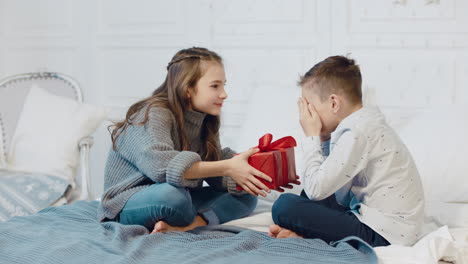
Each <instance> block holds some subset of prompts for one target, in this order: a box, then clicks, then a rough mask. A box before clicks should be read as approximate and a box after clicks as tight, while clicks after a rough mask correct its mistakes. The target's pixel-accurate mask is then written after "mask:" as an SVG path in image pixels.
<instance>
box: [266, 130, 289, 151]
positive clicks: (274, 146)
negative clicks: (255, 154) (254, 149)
mask: <svg viewBox="0 0 468 264" xmlns="http://www.w3.org/2000/svg"><path fill="white" fill-rule="evenodd" d="M272 140H273V135H271V134H270V133H268V134H265V135H264V136H263V137H261V138H260V139H259V140H258V148H259V149H260V152H267V151H272V150H280V149H285V148H292V147H295V146H297V144H296V140H295V139H294V138H293V137H291V136H287V137H282V138H280V139H278V140H276V141H275V142H271V141H272Z"/></svg>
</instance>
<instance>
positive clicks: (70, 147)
mask: <svg viewBox="0 0 468 264" xmlns="http://www.w3.org/2000/svg"><path fill="white" fill-rule="evenodd" d="M106 114H107V112H106V110H105V109H103V108H100V107H97V106H92V105H89V104H85V103H83V95H82V93H81V89H80V86H79V84H78V83H77V82H76V81H75V80H74V79H73V78H72V77H70V76H68V75H65V74H62V73H57V72H34V73H24V74H17V75H12V76H9V77H6V78H4V79H2V80H0V221H5V220H7V219H9V218H10V217H12V216H24V215H29V214H33V213H35V212H37V211H39V210H41V209H43V208H45V207H48V206H50V205H59V204H64V203H69V202H72V201H74V200H77V199H89V198H91V192H90V188H89V187H90V185H89V183H90V174H89V153H90V149H91V147H92V145H93V138H92V137H91V134H92V133H93V132H94V130H95V129H96V127H97V126H98V125H99V124H100V123H101V121H103V120H104V118H105V116H106Z"/></svg>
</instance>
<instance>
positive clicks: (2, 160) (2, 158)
mask: <svg viewBox="0 0 468 264" xmlns="http://www.w3.org/2000/svg"><path fill="white" fill-rule="evenodd" d="M3 140H4V139H3V121H2V115H1V113H0V169H4V168H5V167H6V151H5V144H4V142H3Z"/></svg>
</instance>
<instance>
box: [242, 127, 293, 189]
mask: <svg viewBox="0 0 468 264" xmlns="http://www.w3.org/2000/svg"><path fill="white" fill-rule="evenodd" d="M272 139H273V136H272V135H271V134H265V135H264V136H263V137H261V138H260V139H259V140H258V148H259V149H260V151H259V152H257V153H255V154H253V155H251V156H250V157H249V159H248V162H249V164H250V165H251V166H252V167H254V168H256V169H258V170H259V171H261V172H263V173H265V174H266V175H268V176H270V177H271V179H272V182H268V181H266V180H264V179H261V178H258V179H259V180H260V181H261V182H262V183H264V184H265V185H266V186H267V187H268V188H270V189H272V190H277V191H282V189H281V188H280V187H286V186H288V185H289V183H294V184H298V183H299V182H298V179H297V176H296V162H295V158H294V147H295V146H296V145H297V144H296V140H295V139H294V138H293V137H291V136H288V137H283V138H280V139H278V140H276V141H274V142H271V141H272ZM237 190H242V187H240V186H237Z"/></svg>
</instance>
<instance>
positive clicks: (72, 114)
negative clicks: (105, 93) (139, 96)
mask: <svg viewBox="0 0 468 264" xmlns="http://www.w3.org/2000/svg"><path fill="white" fill-rule="evenodd" d="M106 116H107V110H106V109H104V108H102V107H97V106H93V105H89V104H82V103H78V102H76V101H74V100H72V99H70V98H66V97H61V96H57V95H53V94H51V93H49V92H47V91H46V90H44V89H42V88H40V87H38V86H37V85H33V86H32V88H31V90H30V91H29V93H28V95H27V97H26V100H25V102H24V107H23V111H22V113H21V115H20V118H19V120H18V124H17V127H16V129H15V134H14V135H13V139H12V142H11V147H10V152H9V153H8V156H7V160H8V169H11V170H16V171H26V172H41V173H46V174H49V175H54V176H58V177H62V178H65V179H66V180H69V181H72V180H73V177H74V171H75V168H76V166H77V164H78V161H79V152H78V142H79V140H80V139H81V138H83V137H86V136H89V135H91V134H92V133H93V132H94V131H95V130H96V128H97V127H98V126H99V124H100V123H101V122H102V121H103V120H104V119H105V118H106Z"/></svg>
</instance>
